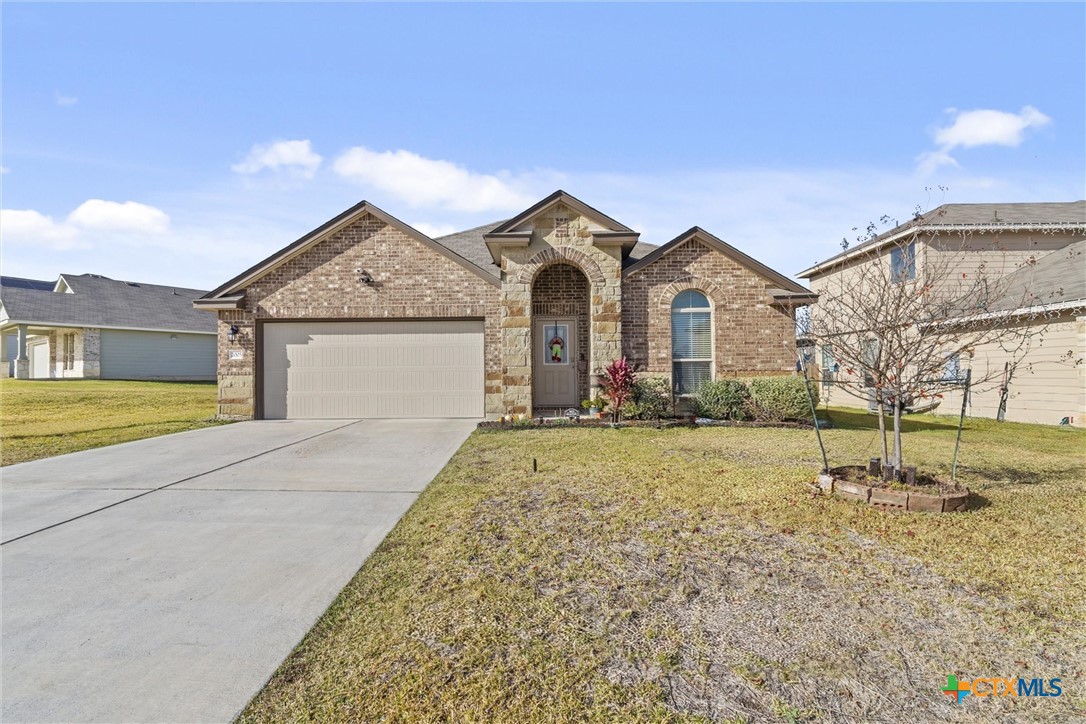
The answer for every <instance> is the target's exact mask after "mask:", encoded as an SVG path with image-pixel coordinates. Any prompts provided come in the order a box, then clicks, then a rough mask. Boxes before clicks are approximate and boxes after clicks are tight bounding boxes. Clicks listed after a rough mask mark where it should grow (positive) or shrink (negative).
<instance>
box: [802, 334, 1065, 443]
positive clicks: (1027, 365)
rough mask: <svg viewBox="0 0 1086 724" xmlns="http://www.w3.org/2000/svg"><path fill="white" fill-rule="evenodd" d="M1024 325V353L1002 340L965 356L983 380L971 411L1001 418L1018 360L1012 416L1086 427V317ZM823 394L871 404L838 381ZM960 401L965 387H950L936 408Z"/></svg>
mask: <svg viewBox="0 0 1086 724" xmlns="http://www.w3.org/2000/svg"><path fill="white" fill-rule="evenodd" d="M1024 329H1025V330H1028V333H1029V334H1030V335H1031V338H1030V343H1029V348H1028V350H1027V351H1025V352H1024V353H1017V354H1013V353H1011V352H1008V351H1005V350H1003V349H1002V348H1001V347H1000V346H999V345H998V344H989V345H984V346H981V347H979V348H978V349H977V350H976V351H975V353H974V355H973V357H972V359H963V360H962V368H963V369H965V368H966V367H970V368H972V370H973V375H974V377H975V378H976V379H977V380H979V382H978V384H977V385H976V387H975V388H974V390H973V393H972V395H971V396H970V404H969V407H968V409H967V410H966V414H967V415H968V416H970V417H987V418H993V419H994V418H995V417H996V413H997V411H998V409H999V386H1000V384H1001V382H1002V379H1003V369H1004V365H1005V363H1007V362H1013V361H1014V360H1018V362H1017V366H1016V369H1015V371H1014V373H1013V374H1012V376H1011V383H1010V387H1009V390H1010V392H1009V394H1008V398H1007V414H1006V419H1007V420H1010V421H1011V422H1035V423H1041V424H1046V425H1056V424H1059V422H1060V420H1062V419H1063V418H1064V417H1067V418H1070V421H1071V424H1073V425H1076V426H1079V427H1083V426H1086V363H1084V362H1083V358H1084V357H1086V317H1084V316H1080V317H1077V318H1075V317H1073V316H1071V315H1070V314H1066V315H1064V316H1063V317H1060V318H1058V319H1056V320H1053V321H1050V322H1048V323H1041V322H1036V323H1034V324H1032V325H1027V326H1026V327H1025V328H1024ZM821 360H822V357H821V349H819V350H818V355H817V357H816V362H817V363H819V364H821ZM842 374H843V371H842ZM822 399H823V401H824V402H826V403H827V404H830V405H840V406H843V407H867V401H866V399H863V398H859V397H856V396H854V395H852V394H850V393H849V392H848V391H846V390H845V389H844V388H842V387H840V386H836V385H828V386H827V385H823V386H822ZM961 404H962V398H961V393H960V392H958V391H956V390H951V391H945V392H943V400H942V402H941V403H940V405H939V407H938V409H937V410H936V413H937V414H946V415H956V414H958V413H959V412H960V410H961Z"/></svg>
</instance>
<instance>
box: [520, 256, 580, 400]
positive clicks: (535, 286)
mask: <svg viewBox="0 0 1086 724" xmlns="http://www.w3.org/2000/svg"><path fill="white" fill-rule="evenodd" d="M589 306H590V305H589V290H588V277H586V276H585V275H584V274H583V273H582V272H581V271H580V270H579V269H578V268H577V267H575V266H571V265H569V264H563V263H556V264H552V265H551V266H548V267H545V268H544V269H543V270H542V271H541V272H539V273H538V274H536V277H535V281H534V282H533V283H532V316H537V315H540V316H544V317H546V316H547V315H552V316H555V317H573V318H575V319H576V320H577V359H575V360H573V362H574V364H576V365H577V403H576V404H580V402H581V400H583V399H585V398H586V397H588V390H589V380H588V357H589V354H590V352H591V349H592V347H591V343H590V339H589V326H590V324H589ZM533 334H534V331H533ZM532 344H533V345H535V346H536V347H538V346H539V345H540V344H542V342H541V341H540V340H538V339H533V341H532ZM532 361H533V363H534V361H535V357H533V358H532Z"/></svg>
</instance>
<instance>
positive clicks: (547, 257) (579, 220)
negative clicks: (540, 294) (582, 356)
mask: <svg viewBox="0 0 1086 724" xmlns="http://www.w3.org/2000/svg"><path fill="white" fill-rule="evenodd" d="M523 226H524V227H527V226H530V227H531V229H530V230H531V239H530V241H529V244H528V246H527V247H517V246H508V247H505V248H504V249H503V254H502V290H501V328H502V335H501V355H502V367H503V376H502V385H503V388H504V389H503V391H502V392H503V406H504V408H505V411H506V412H510V413H523V414H529V415H530V414H531V413H532V318H531V309H532V284H533V282H534V280H535V278H536V275H538V274H539V273H540V272H542V271H543V270H544V269H546V268H547V267H549V266H551V265H553V264H559V263H562V264H570V265H572V266H575V267H577V268H578V269H580V270H581V271H582V272H583V273H584V275H585V276H586V277H588V282H589V289H590V292H591V298H590V307H589V314H590V320H589V327H590V329H589V338H590V344H589V359H588V375H589V393H590V394H591V393H594V391H595V390H596V389H598V383H597V381H596V378H597V376H598V375H599V374H601V373H602V372H603V368H604V367H606V366H607V365H608V364H609V363H610V362H611V360H613V359H616V358H618V357H619V356H621V354H622V328H621V323H622V258H621V251H620V250H619V248H618V247H601V246H596V245H595V244H593V240H592V231H594V230H603V229H602V227H597V226H594V225H593V224H592V222H591V220H589V219H588V218H586V217H584V216H581V215H580V214H579V213H577V212H576V211H574V210H573V209H571V208H569V207H567V206H566V205H565V204H562V203H558V204H555V205H554V206H552V207H550V208H549V209H546V210H544V211H542V212H540V213H539V214H538V215H536V216H534V217H533V218H532V219H530V220H529V221H528V222H525V224H524V225H523ZM556 227H557V228H556Z"/></svg>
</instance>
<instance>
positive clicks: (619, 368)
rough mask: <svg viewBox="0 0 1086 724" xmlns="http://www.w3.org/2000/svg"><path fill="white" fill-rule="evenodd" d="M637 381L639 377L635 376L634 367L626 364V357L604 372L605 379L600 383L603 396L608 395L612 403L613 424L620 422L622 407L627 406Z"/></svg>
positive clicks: (612, 364) (610, 365) (613, 363)
mask: <svg viewBox="0 0 1086 724" xmlns="http://www.w3.org/2000/svg"><path fill="white" fill-rule="evenodd" d="M636 381H637V375H636V374H634V371H633V367H631V366H630V365H629V364H628V363H627V362H626V358H625V357H623V358H622V359H617V360H615V361H614V362H612V363H611V364H609V365H607V368H606V369H605V370H604V371H603V379H602V380H600V383H601V384H602V385H603V394H605V395H607V399H608V400H609V401H610V402H611V420H612V421H613V422H618V416H619V413H620V412H621V411H622V406H623V405H624V404H626V400H628V399H630V393H631V392H633V386H634V382H636Z"/></svg>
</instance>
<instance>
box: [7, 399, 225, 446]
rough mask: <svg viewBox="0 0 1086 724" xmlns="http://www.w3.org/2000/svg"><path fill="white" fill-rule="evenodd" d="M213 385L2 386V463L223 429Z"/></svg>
mask: <svg viewBox="0 0 1086 724" xmlns="http://www.w3.org/2000/svg"><path fill="white" fill-rule="evenodd" d="M216 394H217V393H216V386H215V383H214V382H207V383H196V382H128V381H115V380H41V381H35V380H11V379H5V380H3V381H0V448H2V454H0V464H3V465H12V464H14V463H22V462H26V461H28V460H37V459H39V458H47V457H52V456H54V455H63V454H64V453H70V452H76V451H78V450H87V449H90V448H95V447H102V446H104V445H114V444H116V443H119V442H129V441H132V440H142V439H143V438H146V437H156V436H158V435H167V434H169V433H172V432H182V431H184V430H195V429H197V428H200V427H208V426H209V425H215V424H219V423H218V422H217V421H216V420H215V419H214V417H215V411H216V410H215V404H216Z"/></svg>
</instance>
